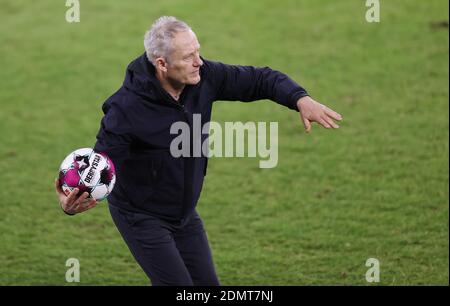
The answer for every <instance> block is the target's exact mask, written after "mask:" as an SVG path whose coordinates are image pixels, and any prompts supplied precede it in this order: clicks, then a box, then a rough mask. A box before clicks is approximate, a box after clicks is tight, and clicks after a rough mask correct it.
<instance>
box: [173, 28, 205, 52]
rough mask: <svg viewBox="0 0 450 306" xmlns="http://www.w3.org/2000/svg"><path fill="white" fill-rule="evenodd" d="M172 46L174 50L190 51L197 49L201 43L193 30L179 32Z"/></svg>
mask: <svg viewBox="0 0 450 306" xmlns="http://www.w3.org/2000/svg"><path fill="white" fill-rule="evenodd" d="M172 46H173V48H174V52H177V53H183V54H185V53H190V52H193V51H195V50H197V49H198V48H199V47H200V44H199V42H198V40H197V37H196V36H195V34H194V32H192V31H185V32H178V33H177V34H175V36H174V38H173V39H172Z"/></svg>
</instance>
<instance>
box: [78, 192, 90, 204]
mask: <svg viewBox="0 0 450 306" xmlns="http://www.w3.org/2000/svg"><path fill="white" fill-rule="evenodd" d="M87 197H89V193H87V192H86V191H85V192H83V194H82V195H81V196H80V197H79V198H78V199H77V200H76V201H75V203H76V204H77V205H79V204H81V203H83V202H84V200H86V199H87Z"/></svg>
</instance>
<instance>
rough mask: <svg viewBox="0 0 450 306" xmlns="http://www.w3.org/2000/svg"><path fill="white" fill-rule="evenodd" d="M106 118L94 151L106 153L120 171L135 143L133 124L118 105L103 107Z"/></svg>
mask: <svg viewBox="0 0 450 306" xmlns="http://www.w3.org/2000/svg"><path fill="white" fill-rule="evenodd" d="M103 112H104V116H103V118H102V120H101V124H100V129H99V131H98V133H97V142H96V143H95V146H94V150H95V151H98V152H104V153H106V155H108V156H109V157H110V158H111V160H112V161H113V163H114V166H115V168H116V170H117V171H120V169H121V166H122V164H123V162H124V161H125V160H126V159H128V157H129V156H130V146H131V144H132V142H133V136H132V135H133V133H132V129H133V126H132V122H131V118H129V117H128V116H127V115H126V113H125V112H124V110H123V109H121V108H120V107H118V106H117V105H112V106H110V105H106V103H105V104H104V105H103Z"/></svg>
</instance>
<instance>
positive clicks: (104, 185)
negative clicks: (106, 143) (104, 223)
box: [59, 148, 116, 201]
mask: <svg viewBox="0 0 450 306" xmlns="http://www.w3.org/2000/svg"><path fill="white" fill-rule="evenodd" d="M115 182H116V171H115V168H114V164H113V162H112V160H111V159H110V158H109V157H108V156H107V155H106V154H105V153H100V152H95V151H94V150H93V149H91V148H83V149H78V150H75V151H73V152H72V153H70V154H69V155H67V157H66V158H65V159H64V160H63V162H62V163H61V166H60V167H59V185H60V186H61V189H62V190H63V191H64V193H65V194H66V195H68V194H69V193H70V192H71V191H72V190H73V189H75V188H78V189H79V192H78V195H81V194H83V192H85V191H86V192H88V193H89V197H90V198H94V199H95V200H97V201H101V200H103V199H105V198H106V197H107V196H108V195H109V194H110V193H111V191H112V189H113V188H114V184H115Z"/></svg>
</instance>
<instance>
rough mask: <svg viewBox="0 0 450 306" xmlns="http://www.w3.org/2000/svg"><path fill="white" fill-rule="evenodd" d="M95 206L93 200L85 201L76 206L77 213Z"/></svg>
mask: <svg viewBox="0 0 450 306" xmlns="http://www.w3.org/2000/svg"><path fill="white" fill-rule="evenodd" d="M97 204H98V202H97V201H96V200H95V199H90V200H87V201H85V202H84V203H82V204H81V205H79V206H78V209H77V211H78V212H83V211H86V210H88V209H91V208H93V207H94V206H96V205H97Z"/></svg>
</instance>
